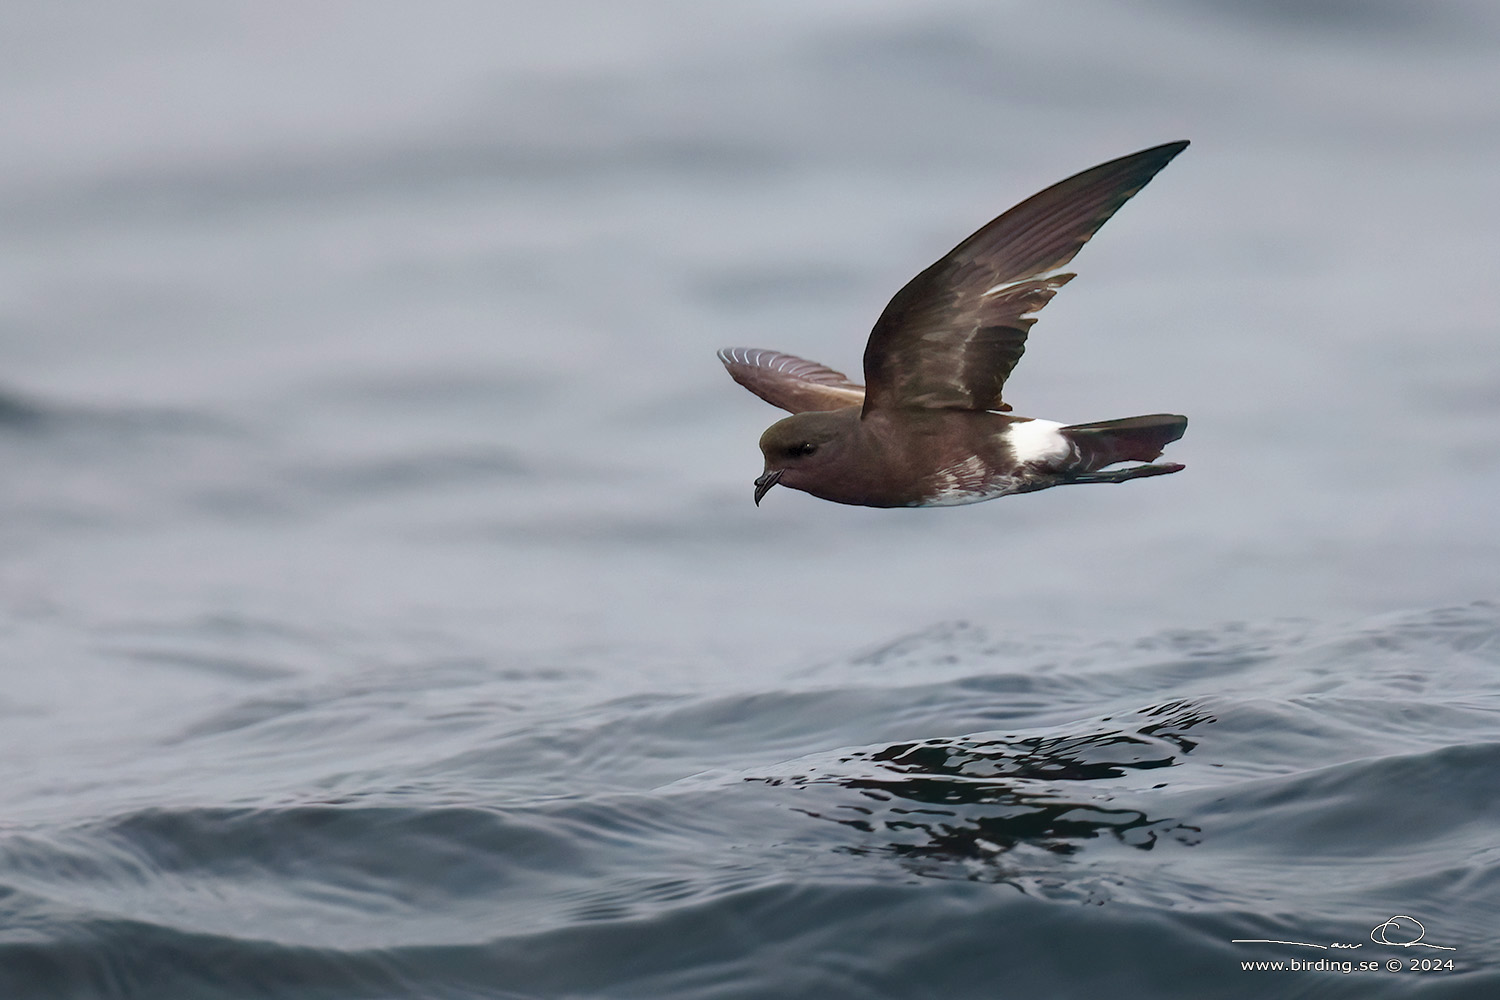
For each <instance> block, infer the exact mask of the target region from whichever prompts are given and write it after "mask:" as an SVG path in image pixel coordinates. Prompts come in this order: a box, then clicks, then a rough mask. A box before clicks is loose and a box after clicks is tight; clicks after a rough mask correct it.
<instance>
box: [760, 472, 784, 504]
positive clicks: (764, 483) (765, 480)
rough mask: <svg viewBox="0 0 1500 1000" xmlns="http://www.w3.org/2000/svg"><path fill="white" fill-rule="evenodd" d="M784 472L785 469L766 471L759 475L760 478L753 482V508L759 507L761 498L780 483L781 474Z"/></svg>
mask: <svg viewBox="0 0 1500 1000" xmlns="http://www.w3.org/2000/svg"><path fill="white" fill-rule="evenodd" d="M785 471H786V470H785V469H767V470H766V471H765V472H764V473H762V474H761V477H760V478H759V479H757V480H756V481H755V506H757V507H759V506H760V500H761V497H763V496H765V495H766V491H767V490H769V489H770V488H771V487H772V486H775V485H776V484H777V483H779V482H781V474H782V473H783V472H785Z"/></svg>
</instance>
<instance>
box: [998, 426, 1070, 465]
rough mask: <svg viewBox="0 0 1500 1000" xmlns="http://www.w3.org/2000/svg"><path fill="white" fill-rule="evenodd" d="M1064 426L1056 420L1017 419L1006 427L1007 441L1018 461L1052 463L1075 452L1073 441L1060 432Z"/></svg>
mask: <svg viewBox="0 0 1500 1000" xmlns="http://www.w3.org/2000/svg"><path fill="white" fill-rule="evenodd" d="M1064 426H1065V425H1064V424H1060V423H1058V422H1057V421H1055V420H1022V421H1017V422H1016V423H1013V424H1011V425H1010V426H1009V427H1007V428H1006V429H1005V442H1006V444H1008V445H1010V448H1011V451H1013V452H1015V454H1016V461H1018V462H1029V463H1034V464H1036V465H1050V464H1052V463H1054V462H1060V461H1062V460H1063V459H1065V458H1067V457H1068V456H1069V455H1071V454H1072V453H1073V445H1072V443H1071V442H1070V441H1069V440H1068V439H1067V438H1065V437H1063V436H1062V434H1060V433H1058V431H1059V430H1060V429H1061V428H1062V427H1064Z"/></svg>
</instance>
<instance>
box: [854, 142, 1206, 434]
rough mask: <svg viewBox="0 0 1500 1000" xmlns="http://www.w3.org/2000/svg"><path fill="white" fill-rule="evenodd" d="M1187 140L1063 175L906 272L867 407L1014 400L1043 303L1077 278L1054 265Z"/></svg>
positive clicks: (981, 405)
mask: <svg viewBox="0 0 1500 1000" xmlns="http://www.w3.org/2000/svg"><path fill="white" fill-rule="evenodd" d="M1186 146H1187V143H1186V142H1172V143H1168V144H1166V145H1165V146H1156V147H1154V148H1152V149H1146V150H1142V151H1141V152H1139V153H1132V154H1131V155H1129V156H1122V157H1120V158H1119V159H1118V160H1111V161H1109V162H1108V163H1102V164H1100V165H1099V166H1097V167H1094V168H1092V169H1090V170H1085V171H1084V172H1083V173H1081V174H1075V175H1074V176H1072V177H1069V178H1068V179H1067V180H1065V181H1060V182H1058V183H1057V184H1054V185H1052V186H1051V187H1049V188H1047V189H1046V190H1045V191H1043V192H1041V193H1040V194H1035V195H1032V196H1031V197H1030V198H1027V199H1026V200H1025V201H1023V202H1021V204H1019V205H1017V206H1016V207H1015V208H1012V209H1011V210H1010V211H1008V212H1006V213H1005V214H1004V215H1001V216H1000V217H999V218H997V219H995V220H993V221H992V222H990V223H989V224H988V225H986V226H985V227H984V228H982V229H980V230H979V231H978V232H977V233H975V234H974V235H973V236H970V237H969V238H968V239H966V240H964V241H963V242H962V243H960V244H959V245H958V246H957V247H955V248H954V249H953V251H952V252H951V253H949V254H948V255H947V256H946V257H944V258H943V259H942V260H940V261H938V262H937V263H936V264H933V265H932V266H931V267H929V268H928V269H927V270H925V271H923V272H922V273H921V274H919V275H917V276H916V277H915V278H913V279H912V280H911V281H909V282H907V284H906V287H904V288H902V289H901V291H899V292H897V293H896V295H895V297H894V298H892V299H891V301H890V304H889V305H887V306H886V307H885V312H883V313H881V315H880V319H879V320H877V321H876V323H875V329H874V330H873V331H872V332H871V333H870V341H869V343H868V344H867V345H866V347H865V384H866V385H867V386H868V388H867V389H866V392H865V412H866V413H868V412H869V411H870V410H871V409H875V408H880V407H911V406H915V407H931V408H939V409H961V410H1008V409H1010V407H1009V406H1006V405H1005V404H1004V403H1003V402H1002V401H1001V399H1000V390H1001V389H1002V387H1003V386H1004V385H1005V379H1006V378H1007V377H1008V376H1009V375H1010V373H1011V369H1013V368H1015V366H1016V362H1017V361H1019V360H1020V359H1021V352H1022V351H1024V350H1025V349H1026V333H1027V331H1029V330H1030V329H1031V324H1032V323H1035V322H1036V316H1035V313H1036V312H1037V310H1039V309H1041V308H1042V307H1043V306H1045V305H1046V304H1047V302H1048V301H1049V300H1050V299H1051V298H1052V296H1053V295H1054V294H1055V293H1056V292H1057V289H1058V288H1060V287H1062V286H1063V285H1064V284H1066V283H1067V282H1068V281H1069V280H1071V279H1072V278H1073V275H1072V274H1057V273H1052V272H1055V271H1056V270H1057V269H1058V268H1060V267H1062V266H1063V265H1064V264H1066V263H1067V262H1068V261H1070V260H1072V259H1073V256H1074V255H1075V254H1076V253H1078V251H1079V250H1080V249H1081V248H1082V247H1083V245H1084V244H1085V243H1087V242H1088V240H1089V237H1091V236H1093V235H1094V233H1095V232H1097V231H1098V229H1099V227H1100V226H1102V225H1104V223H1105V222H1107V221H1108V220H1109V217H1110V216H1112V215H1114V214H1115V212H1116V211H1118V210H1119V208H1120V206H1121V205H1123V204H1125V202H1127V201H1129V200H1130V198H1131V196H1132V195H1134V194H1135V193H1136V192H1137V191H1139V190H1140V189H1141V188H1143V187H1145V186H1146V182H1147V181H1149V180H1150V179H1151V178H1152V177H1154V176H1156V173H1157V171H1159V170H1161V168H1162V167H1165V166H1166V165H1167V163H1168V162H1169V161H1170V160H1171V159H1172V157H1174V156H1176V155H1177V154H1178V153H1180V152H1182V150H1183V149H1184V148H1185V147H1186Z"/></svg>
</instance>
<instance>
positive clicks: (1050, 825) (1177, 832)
mask: <svg viewBox="0 0 1500 1000" xmlns="http://www.w3.org/2000/svg"><path fill="white" fill-rule="evenodd" d="M1213 721H1214V718H1213V717H1212V716H1211V715H1210V714H1208V713H1207V712H1206V711H1204V710H1203V709H1202V708H1201V707H1199V706H1197V705H1195V704H1193V703H1191V702H1186V701H1172V702H1167V703H1164V704H1160V705H1155V706H1152V707H1149V708H1145V709H1142V710H1140V711H1138V712H1134V713H1132V714H1131V715H1130V716H1128V717H1126V718H1124V719H1120V720H1117V719H1113V718H1110V717H1106V718H1103V719H1098V720H1094V721H1093V722H1092V723H1083V724H1081V725H1080V726H1073V727H1067V729H1066V730H1065V731H1053V732H1048V733H1045V734H1033V735H1005V736H995V737H991V736H988V735H986V736H967V737H961V738H956V739H932V740H924V741H921V742H917V743H898V744H893V745H890V746H886V747H881V748H878V749H871V750H859V751H854V752H852V753H848V754H845V755H843V756H841V757H839V758H838V761H837V764H836V765H831V766H829V767H828V768H826V769H823V768H820V769H818V770H816V771H810V772H809V773H805V774H796V775H791V776H784V777H765V778H754V779H750V780H754V781H763V782H765V783H767V784H771V785H787V786H791V787H794V788H812V787H815V786H834V787H836V788H838V789H841V790H848V791H852V792H856V793H858V795H859V797H860V801H858V802H848V801H834V802H831V803H829V804H828V805H826V806H822V807H820V808H806V807H803V806H801V805H798V806H796V807H794V808H796V809H797V811H799V812H802V813H804V814H806V815H808V816H811V817H814V818H816V819H822V820H830V821H832V822H835V823H839V824H841V825H843V826H846V827H850V828H852V829H854V830H858V831H859V832H860V833H863V834H869V835H871V836H870V837H868V838H865V842H864V843H860V844H854V845H846V846H844V847H842V848H841V850H844V851H846V852H848V853H852V854H875V853H885V854H893V855H895V856H897V857H899V858H901V859H902V860H903V862H904V863H906V865H907V867H908V868H910V869H911V870H912V871H914V872H916V873H917V874H922V875H930V876H936V877H950V878H951V877H958V878H966V879H971V880H977V881H1015V876H1016V874H1017V865H1016V864H1015V862H1016V861H1017V860H1018V859H1016V858H1014V857H1011V855H1012V854H1013V852H1018V851H1021V852H1023V853H1025V854H1026V856H1027V857H1028V858H1029V857H1033V856H1035V853H1036V851H1038V850H1040V851H1042V852H1045V853H1046V854H1047V855H1053V856H1056V855H1063V856H1068V855H1074V854H1076V853H1078V852H1079V851H1081V850H1082V849H1083V847H1084V845H1085V844H1086V843H1088V842H1089V841H1093V840H1098V839H1100V838H1110V839H1111V840H1113V841H1115V842H1118V843H1121V844H1125V845H1128V846H1130V847H1135V848H1138V849H1140V850H1143V851H1148V850H1151V849H1153V848H1154V847H1156V846H1157V844H1158V843H1161V842H1163V841H1164V840H1170V841H1172V842H1175V843H1180V844H1184V845H1192V844H1195V843H1197V842H1198V839H1199V834H1200V832H1201V831H1200V830H1199V828H1198V827H1196V826H1193V825H1192V824H1190V823H1186V822H1183V821H1182V820H1181V819H1179V818H1177V817H1166V816H1153V815H1151V814H1150V813H1149V812H1148V811H1147V810H1146V809H1145V808H1143V807H1142V806H1141V805H1140V803H1139V801H1138V799H1139V797H1140V796H1139V795H1131V796H1130V798H1131V799H1132V801H1131V802H1130V803H1129V804H1127V803H1124V802H1121V801H1118V800H1119V799H1120V798H1121V793H1126V792H1128V791H1129V790H1128V789H1124V788H1122V789H1120V791H1119V792H1115V791H1114V790H1112V789H1110V788H1109V786H1108V784H1107V783H1110V782H1115V781H1119V780H1120V779H1122V778H1126V777H1128V776H1130V775H1132V774H1134V773H1137V772H1142V771H1151V770H1157V769H1162V768H1170V767H1174V766H1176V765H1178V764H1179V763H1181V761H1182V758H1183V757H1184V756H1185V755H1186V754H1188V753H1191V752H1192V751H1193V749H1194V748H1195V747H1196V746H1197V745H1198V744H1197V741H1196V740H1195V739H1193V738H1191V737H1190V736H1189V735H1188V734H1189V733H1190V732H1191V731H1192V730H1193V729H1194V728H1195V727H1197V726H1199V725H1203V724H1206V723H1211V722H1213ZM1122 723H1123V724H1122ZM1080 729H1082V730H1083V731H1079V730H1080ZM1154 787H1156V788H1160V787H1162V784H1157V785H1155V786H1154ZM1137 789H1138V786H1137Z"/></svg>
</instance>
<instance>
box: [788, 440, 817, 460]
mask: <svg viewBox="0 0 1500 1000" xmlns="http://www.w3.org/2000/svg"><path fill="white" fill-rule="evenodd" d="M817 450H818V446H817V445H816V444H813V443H812V442H811V441H803V442H802V443H801V444H794V445H792V446H791V447H790V448H788V449H787V453H788V454H790V455H791V456H792V457H793V458H801V457H802V456H804V455H811V454H812V453H813V452H815V451H817Z"/></svg>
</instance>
